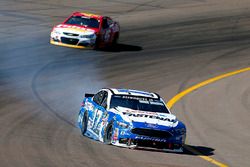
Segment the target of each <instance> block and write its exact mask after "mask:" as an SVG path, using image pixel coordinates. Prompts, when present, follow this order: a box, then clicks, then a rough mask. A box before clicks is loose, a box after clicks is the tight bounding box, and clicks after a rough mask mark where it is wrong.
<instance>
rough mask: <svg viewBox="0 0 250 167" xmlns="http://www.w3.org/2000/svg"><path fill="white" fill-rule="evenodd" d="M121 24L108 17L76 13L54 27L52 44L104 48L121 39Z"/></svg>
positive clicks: (51, 36)
mask: <svg viewBox="0 0 250 167" xmlns="http://www.w3.org/2000/svg"><path fill="white" fill-rule="evenodd" d="M119 33H120V26H119V23H118V22H116V21H114V20H112V19H111V18H110V17H107V16H100V15H95V14H90V13H81V12H75V13H73V14H72V15H71V16H70V17H68V18H67V19H66V20H65V21H64V22H63V23H61V24H59V25H56V26H55V27H53V29H52V31H51V34H50V43H51V44H54V45H60V46H68V47H73V48H86V47H90V48H94V49H98V48H103V47H107V46H112V45H115V44H116V43H117V41H118V39H119Z"/></svg>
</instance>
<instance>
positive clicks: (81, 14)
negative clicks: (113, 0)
mask: <svg viewBox="0 0 250 167" xmlns="http://www.w3.org/2000/svg"><path fill="white" fill-rule="evenodd" d="M73 15H74V16H85V17H90V18H95V19H100V18H101V17H102V16H101V15H97V14H92V13H84V12H74V13H73Z"/></svg>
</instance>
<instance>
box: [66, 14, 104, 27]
mask: <svg viewBox="0 0 250 167" xmlns="http://www.w3.org/2000/svg"><path fill="white" fill-rule="evenodd" d="M65 24H72V25H80V26H86V27H90V28H98V27H99V21H98V20H97V19H94V18H89V17H84V16H72V17H70V18H69V19H68V20H67V21H66V22H65Z"/></svg>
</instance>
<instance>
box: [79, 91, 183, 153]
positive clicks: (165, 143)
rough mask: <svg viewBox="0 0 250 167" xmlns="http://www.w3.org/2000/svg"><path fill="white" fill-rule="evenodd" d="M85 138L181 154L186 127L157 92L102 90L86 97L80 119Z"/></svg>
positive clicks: (122, 145)
mask: <svg viewBox="0 0 250 167" xmlns="http://www.w3.org/2000/svg"><path fill="white" fill-rule="evenodd" d="M78 125H79V127H80V129H81V132H82V134H83V135H86V136H88V137H90V138H93V139H95V140H99V141H101V142H104V143H106V144H112V145H116V146H121V147H128V148H136V147H143V148H145V147H150V148H157V149H164V150H169V151H176V152H182V148H183V145H184V143H185V138H186V127H185V125H184V124H183V123H182V122H180V121H179V120H178V119H177V118H176V116H174V115H173V114H171V113H170V111H169V110H168V108H167V107H166V105H165V103H164V101H163V99H162V98H161V97H160V96H159V95H158V94H156V93H149V92H144V91H138V90H130V89H111V88H103V89H101V90H100V91H99V92H98V93H96V94H85V98H84V99H83V102H82V106H81V109H80V112H79V116H78Z"/></svg>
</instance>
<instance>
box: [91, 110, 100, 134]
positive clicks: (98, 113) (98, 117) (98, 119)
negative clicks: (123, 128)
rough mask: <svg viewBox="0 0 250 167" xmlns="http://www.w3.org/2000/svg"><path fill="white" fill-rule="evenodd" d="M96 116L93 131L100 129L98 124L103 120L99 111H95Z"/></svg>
mask: <svg viewBox="0 0 250 167" xmlns="http://www.w3.org/2000/svg"><path fill="white" fill-rule="evenodd" d="M94 113H95V115H94V117H93V124H92V129H93V130H95V129H97V128H98V124H99V122H100V120H101V117H102V111H101V110H99V109H95V112H94Z"/></svg>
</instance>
